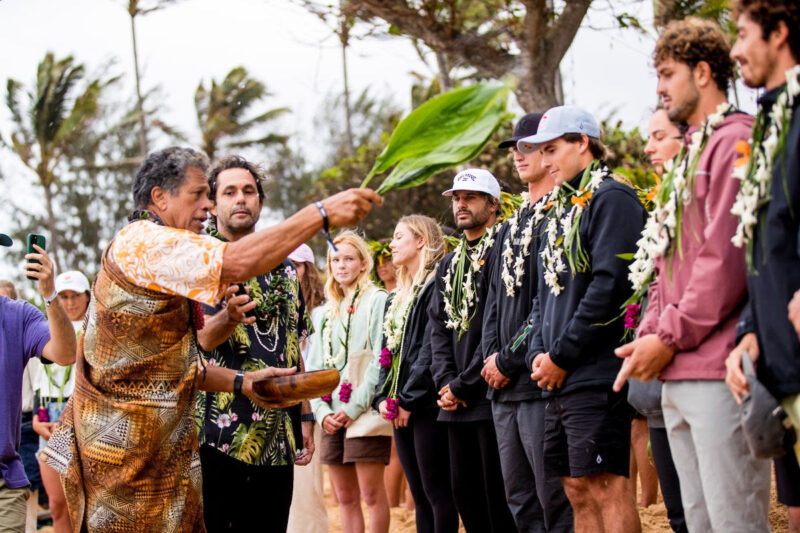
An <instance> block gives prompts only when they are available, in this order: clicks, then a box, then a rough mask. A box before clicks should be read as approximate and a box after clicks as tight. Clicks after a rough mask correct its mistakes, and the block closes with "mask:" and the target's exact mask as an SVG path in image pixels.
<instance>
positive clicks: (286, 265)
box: [197, 156, 314, 533]
mask: <svg viewBox="0 0 800 533" xmlns="http://www.w3.org/2000/svg"><path fill="white" fill-rule="evenodd" d="M209 186H210V187H211V193H210V195H209V197H210V198H211V200H212V201H213V203H214V207H213V208H212V209H211V215H212V223H213V225H211V226H208V227H207V228H206V231H207V232H208V233H210V234H212V235H214V236H215V237H217V238H219V239H221V240H223V241H228V242H236V241H238V240H239V239H241V238H242V237H245V236H247V235H250V234H251V233H253V232H254V231H255V226H256V223H257V222H258V218H259V214H260V213H261V208H262V206H263V204H264V189H263V187H262V185H261V175H260V172H259V169H258V168H257V167H256V166H255V165H253V164H251V163H249V162H248V161H246V160H245V159H244V158H242V157H238V156H231V157H226V158H223V159H221V160H220V161H218V162H217V163H216V164H215V165H214V166H213V168H212V169H211V171H210V172H209ZM225 296H226V299H225V301H223V302H221V303H220V304H218V305H217V306H215V307H212V306H203V308H204V313H206V317H205V322H206V325H205V327H204V328H203V329H201V330H200V331H199V332H198V335H197V340H198V342H199V343H200V347H201V348H202V349H203V351H204V354H203V355H204V357H205V359H206V362H207V363H208V364H214V365H217V366H221V367H225V368H230V369H234V370H246V369H255V368H267V367H277V368H297V369H298V371H300V370H302V369H303V365H302V360H301V358H300V341H301V340H302V339H304V338H305V337H306V336H307V335H308V329H309V328H308V324H309V323H310V319H309V318H308V315H307V313H306V308H305V304H304V302H303V296H302V294H301V292H300V285H299V280H298V276H297V270H296V269H295V267H294V265H293V264H292V263H291V262H290V261H289V260H288V259H287V260H284V261H283V263H281V264H280V265H278V266H277V267H275V268H274V269H272V270H271V271H270V272H268V273H266V274H262V275H260V276H256V277H255V278H252V279H250V280H249V281H248V282H247V283H246V284H241V283H240V284H237V285H232V286H231V287H229V288H228V291H227V292H226V295H225ZM301 410H302V413H303V414H302V415H301ZM197 417H198V426H199V427H201V430H200V464H201V466H202V470H203V502H204V503H203V508H204V510H203V513H204V515H205V523H206V529H207V530H208V531H209V532H212V533H213V532H214V531H224V530H225V531H226V530H229V529H230V528H233V529H234V530H236V531H257V530H259V529H261V527H263V517H264V516H269V517H270V530H272V531H285V530H286V525H287V522H288V519H289V507H290V505H291V502H292V483H293V478H294V466H293V465H294V464H297V465H307V464H308V463H309V462H310V461H311V457H312V455H313V453H314V437H313V429H314V428H313V426H314V418H313V416H312V415H311V407H310V406H309V403H308V401H307V400H306V401H304V402H302V404H301V405H297V406H291V407H286V408H277V409H265V408H262V407H260V406H259V405H257V404H255V403H253V402H252V401H250V400H249V399H248V398H246V397H244V396H238V397H234V398H233V399H231V398H230V394H225V393H222V394H220V393H213V392H209V393H206V394H201V396H200V402H198V411H197ZM301 420H302V423H301ZM301 426H302V429H301ZM245 435H246V436H247V439H248V445H244V442H245V438H244V436H245ZM296 448H302V449H301V450H296ZM234 507H237V508H238V509H239V510H238V511H237V512H236V513H231V512H230V509H231V508H234Z"/></svg>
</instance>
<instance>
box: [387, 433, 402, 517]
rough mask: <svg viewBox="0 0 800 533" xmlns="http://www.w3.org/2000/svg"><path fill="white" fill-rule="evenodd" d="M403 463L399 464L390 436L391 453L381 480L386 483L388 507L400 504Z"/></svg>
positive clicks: (395, 448)
mask: <svg viewBox="0 0 800 533" xmlns="http://www.w3.org/2000/svg"><path fill="white" fill-rule="evenodd" d="M403 480H404V476H403V465H401V464H400V457H398V456H397V447H396V446H395V445H394V437H392V454H391V455H390V456H389V464H388V465H387V466H386V469H385V471H384V473H383V481H384V483H385V485H386V496H387V497H388V499H389V507H399V506H400V495H401V494H402V493H403Z"/></svg>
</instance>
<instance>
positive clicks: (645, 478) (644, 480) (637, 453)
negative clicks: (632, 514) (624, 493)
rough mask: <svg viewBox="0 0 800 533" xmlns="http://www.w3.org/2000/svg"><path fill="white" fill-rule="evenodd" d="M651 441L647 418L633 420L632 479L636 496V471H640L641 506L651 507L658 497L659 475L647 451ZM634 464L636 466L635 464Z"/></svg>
mask: <svg viewBox="0 0 800 533" xmlns="http://www.w3.org/2000/svg"><path fill="white" fill-rule="evenodd" d="M649 443H650V432H649V431H648V429H647V420H645V419H644V418H635V419H634V420H633V422H631V451H632V452H633V455H632V457H631V459H632V460H631V477H630V481H631V484H632V486H633V487H634V491H633V494H634V497H635V495H636V490H635V487H636V477H635V476H636V472H635V470H638V471H639V483H641V486H642V494H641V501H640V502H639V505H640V506H641V507H649V506H651V505H653V504H655V503H656V500H657V499H658V475H657V474H656V467H655V465H654V464H653V462H652V461H651V460H650V457H649V454H648V453H647V446H648V444H649ZM634 464H635V465H636V466H634Z"/></svg>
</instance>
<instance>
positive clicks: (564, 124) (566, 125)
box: [517, 105, 600, 154]
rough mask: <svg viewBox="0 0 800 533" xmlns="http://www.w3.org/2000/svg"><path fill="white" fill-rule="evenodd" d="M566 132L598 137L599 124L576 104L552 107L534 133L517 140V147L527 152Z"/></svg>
mask: <svg viewBox="0 0 800 533" xmlns="http://www.w3.org/2000/svg"><path fill="white" fill-rule="evenodd" d="M567 133H583V134H584V135H588V136H589V137H594V138H595V139H599V138H600V125H599V124H598V123H597V120H596V119H595V118H594V116H593V115H592V114H591V113H589V112H588V111H586V110H585V109H582V108H580V107H578V106H574V105H562V106H558V107H553V108H551V109H548V110H547V111H546V112H545V114H544V115H543V116H542V119H541V120H540V121H539V128H538V129H537V130H536V135H531V136H529V137H523V138H522V139H520V140H519V141H517V149H518V150H519V151H520V152H524V153H526V154H528V153H531V152H534V151H536V150H538V149H539V145H540V144H543V143H546V142H550V141H552V140H554V139H558V138H559V137H563V136H564V135H566V134H567Z"/></svg>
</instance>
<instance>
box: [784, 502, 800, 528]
mask: <svg viewBox="0 0 800 533" xmlns="http://www.w3.org/2000/svg"><path fill="white" fill-rule="evenodd" d="M787 511H788V515H789V533H800V507H788V508H787Z"/></svg>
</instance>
